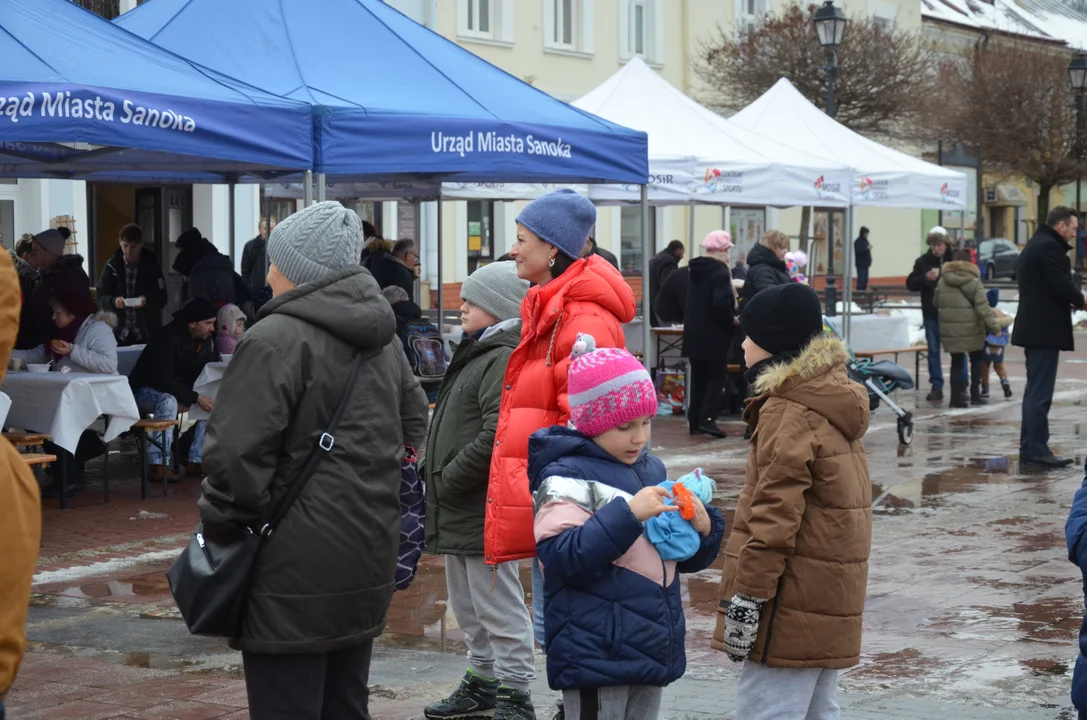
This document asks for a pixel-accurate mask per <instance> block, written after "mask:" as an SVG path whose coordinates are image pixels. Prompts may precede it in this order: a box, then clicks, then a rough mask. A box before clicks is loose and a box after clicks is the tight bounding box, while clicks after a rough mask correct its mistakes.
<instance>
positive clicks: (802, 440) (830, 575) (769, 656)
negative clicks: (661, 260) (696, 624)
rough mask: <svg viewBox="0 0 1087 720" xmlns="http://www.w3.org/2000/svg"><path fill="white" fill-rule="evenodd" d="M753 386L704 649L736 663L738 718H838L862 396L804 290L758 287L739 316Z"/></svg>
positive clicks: (860, 471)
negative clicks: (712, 625) (709, 640)
mask: <svg viewBox="0 0 1087 720" xmlns="http://www.w3.org/2000/svg"><path fill="white" fill-rule="evenodd" d="M740 322H741V324H742V325H743V329H744V332H745V333H746V334H747V339H746V340H745V341H744V344H743V348H744V355H745V359H746V361H747V366H748V368H749V370H748V372H747V380H748V382H749V384H750V386H751V389H752V395H754V397H753V398H752V400H751V401H750V403H749V404H748V407H747V410H746V411H745V413H744V419H745V420H747V422H748V425H749V426H750V427H751V428H752V433H751V452H750V453H749V455H748V459H747V470H746V475H745V480H744V488H743V490H742V491H741V493H740V498H739V500H738V502H737V504H736V516H735V521H734V524H733V528H732V533H731V535H729V539H728V544H727V546H726V547H725V562H724V566H723V567H722V570H721V589H720V602H719V604H718V617H717V628H716V630H715V632H714V636H713V647H714V649H717V650H724V651H725V652H726V653H728V656H729V658H730V659H732V660H734V661H736V662H743V663H744V665H743V670H742V671H741V673H740V684H739V688H738V692H737V701H736V717H738V718H743V720H779V719H780V718H820V720H824V719H825V720H831V719H832V718H838V717H840V711H839V708H838V702H837V687H838V671H839V670H841V669H844V668H848V667H852V666H853V665H856V664H857V663H858V662H859V661H860V649H861V627H862V622H863V617H862V616H863V611H864V600H865V591H866V585H867V580H868V554H869V550H870V549H871V544H872V483H871V480H870V478H869V474H868V460H867V456H866V455H865V451H864V444H863V443H862V442H861V438H862V437H863V436H864V434H865V432H866V431H867V430H868V394H867V392H866V391H865V389H864V386H862V385H860V384H859V383H856V382H853V381H852V380H850V378H849V375H848V373H847V371H846V363H847V362H848V360H849V352H848V350H847V349H846V347H845V344H844V343H843V342H842V341H841V340H839V339H837V338H836V337H832V336H830V335H828V334H826V333H825V332H824V331H823V317H822V309H821V307H820V303H819V298H818V296H817V295H816V294H815V291H814V290H812V289H811V288H810V287H807V286H806V285H800V284H797V283H788V284H785V285H777V286H775V287H772V288H768V289H766V290H763V291H761V292H760V293H759V294H758V295H755V296H754V297H753V298H751V300H749V301H748V303H747V304H746V305H745V306H744V311H743V314H742V316H741V318H740Z"/></svg>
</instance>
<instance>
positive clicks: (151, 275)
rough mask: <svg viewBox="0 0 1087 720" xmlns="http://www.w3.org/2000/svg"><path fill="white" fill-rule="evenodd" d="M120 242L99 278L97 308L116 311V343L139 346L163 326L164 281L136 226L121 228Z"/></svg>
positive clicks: (156, 260)
mask: <svg viewBox="0 0 1087 720" xmlns="http://www.w3.org/2000/svg"><path fill="white" fill-rule="evenodd" d="M120 245H121V247H120V248H118V250H117V251H116V252H115V253H113V257H111V258H110V259H109V260H108V261H107V262H106V265H105V267H103V268H102V276H101V277H99V278H98V307H99V308H101V309H102V310H108V311H110V312H115V313H117V329H116V330H115V331H114V333H115V334H116V335H117V344H118V345H120V346H125V345H142V344H144V343H146V342H147V341H148V340H149V339H150V338H151V337H153V336H154V335H155V334H157V333H158V331H159V329H160V328H161V327H162V310H163V308H165V307H166V281H165V280H164V279H163V277H162V269H161V268H160V267H159V262H158V258H157V257H155V254H154V253H153V252H151V251H150V250H146V249H144V247H143V230H142V229H141V228H140V226H139V225H133V224H129V225H125V226H124V227H123V228H121V233H120ZM126 300H128V301H134V302H136V304H135V305H129V304H127V303H126V302H125V301H126Z"/></svg>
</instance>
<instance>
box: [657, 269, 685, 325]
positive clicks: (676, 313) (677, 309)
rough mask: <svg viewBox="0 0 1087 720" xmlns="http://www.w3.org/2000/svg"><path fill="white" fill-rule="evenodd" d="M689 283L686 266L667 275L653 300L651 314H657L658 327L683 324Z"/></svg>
mask: <svg viewBox="0 0 1087 720" xmlns="http://www.w3.org/2000/svg"><path fill="white" fill-rule="evenodd" d="M692 262H693V261H692ZM690 282H691V269H690V266H689V265H688V266H687V267H681V268H680V269H679V270H676V271H675V272H674V273H672V274H671V275H669V276H668V279H667V280H665V281H664V283H663V284H662V285H661V289H660V292H658V293H657V297H656V298H655V299H654V300H653V312H655V313H656V314H657V323H659V324H660V326H662V327H663V326H668V325H681V324H682V323H683V312H684V309H685V308H686V307H687V286H688V285H690Z"/></svg>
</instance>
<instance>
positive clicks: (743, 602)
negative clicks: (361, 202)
mask: <svg viewBox="0 0 1087 720" xmlns="http://www.w3.org/2000/svg"><path fill="white" fill-rule="evenodd" d="M765 604H766V601H765V600H759V599H758V598H753V597H748V596H747V595H733V596H732V602H730V603H729V606H728V611H727V612H726V613H725V653H726V654H727V655H728V658H729V660H732V661H733V662H743V661H744V660H746V659H747V656H748V654H750V652H751V647H752V646H753V645H754V644H755V636H756V635H757V634H758V632H759V617H760V616H761V614H762V606H763V605H765Z"/></svg>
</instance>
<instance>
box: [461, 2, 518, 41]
mask: <svg viewBox="0 0 1087 720" xmlns="http://www.w3.org/2000/svg"><path fill="white" fill-rule="evenodd" d="M457 34H458V35H459V36H461V37H462V38H465V39H468V40H484V41H493V42H500V43H512V42H513V0H457Z"/></svg>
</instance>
